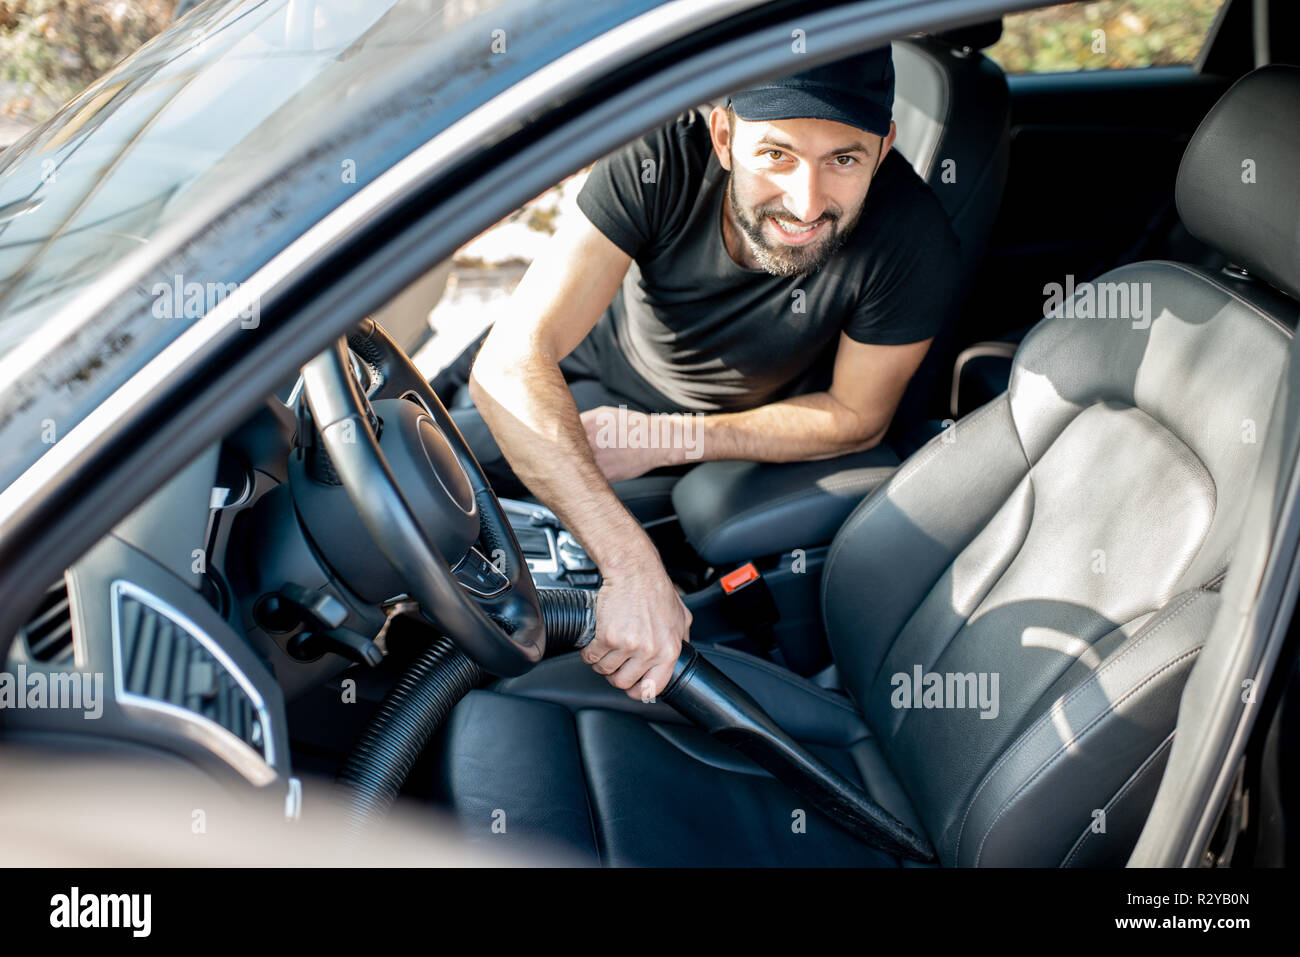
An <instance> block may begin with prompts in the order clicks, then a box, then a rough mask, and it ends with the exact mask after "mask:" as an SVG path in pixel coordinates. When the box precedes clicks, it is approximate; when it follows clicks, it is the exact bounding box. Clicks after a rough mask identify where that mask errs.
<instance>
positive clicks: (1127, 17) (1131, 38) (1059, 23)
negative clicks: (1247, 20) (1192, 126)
mask: <svg viewBox="0 0 1300 957" xmlns="http://www.w3.org/2000/svg"><path fill="white" fill-rule="evenodd" d="M1222 7H1223V0H1088V2H1083V3H1066V4H1061V5H1059V6H1054V7H1048V8H1045V9H1042V10H1030V11H1028V12H1026V13H1017V14H1011V15H1008V16H1005V17H1003V18H1002V39H1000V40H999V41H998V42H997V43H996V44H994V45H993V46H991V47H989V48H988V49H987V50H985V51H984V53H985V55H986V56H988V57H989V58H990V59H992V60H993V61H994V62H995V63H997V64H998V66H1000V67H1002V69H1003V70H1004V71H1005V72H1007V73H1053V72H1061V71H1066V70H1123V69H1128V68H1131V67H1143V66H1173V65H1176V64H1190V63H1193V62H1194V61H1195V60H1196V57H1197V55H1198V54H1199V53H1200V52H1201V47H1203V46H1204V45H1205V40H1206V38H1207V37H1208V36H1209V33H1210V27H1211V26H1212V25H1213V24H1214V19H1215V17H1216V16H1218V13H1219V10H1220V8H1222Z"/></svg>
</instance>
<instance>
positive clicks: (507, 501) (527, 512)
mask: <svg viewBox="0 0 1300 957" xmlns="http://www.w3.org/2000/svg"><path fill="white" fill-rule="evenodd" d="M498 501H499V502H500V503H501V511H503V512H505V513H506V518H507V519H509V517H510V516H511V515H518V516H520V517H521V518H522V519H523V523H522V524H525V525H528V526H529V527H532V528H540V529H541V530H542V531H543V532H545V533H546V545H547V547H548V548H549V549H550V551H551V557H550V558H549V559H540V558H529V557H528V556H527V555H525V556H524V561H525V562H526V563H527V564H528V570H529V571H530V572H532V573H533V574H534V575H558V574H559V573H560V548H559V544H558V543H557V542H556V540H555V530H554V529H552V528H550V527H548V526H546V525H537V524H534V522H533V518H534V517H536V518H540V519H542V520H544V521H550V522H554V523H555V524H556V526H557V527H558V526H559V524H560V520H559V519H558V518H556V517H555V513H554V512H552V511H551V510H550V509H549V508H547V507H546V506H545V505H534V504H532V503H531V502H521V501H519V500H518V499H515V498H503V499H498ZM511 524H514V523H513V522H512V523H511Z"/></svg>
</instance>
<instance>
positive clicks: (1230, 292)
mask: <svg viewBox="0 0 1300 957" xmlns="http://www.w3.org/2000/svg"><path fill="white" fill-rule="evenodd" d="M1130 265H1132V266H1167V267H1170V268H1172V269H1176V270H1178V271H1179V272H1185V273H1187V275H1189V276H1192V277H1193V278H1195V279H1199V280H1200V281H1202V282H1207V283H1209V284H1210V285H1211V286H1213V287H1214V288H1216V289H1218V290H1219V291H1220V292H1222V293H1224V294H1225V295H1227V296H1229V297H1230V298H1232V299H1234V300H1236V302H1237V303H1239V304H1240V305H1242V306H1244V307H1245V308H1247V309H1249V310H1250V311H1251V312H1253V313H1255V314H1256V315H1257V316H1259V317H1260V318H1261V319H1263V320H1265V321H1266V322H1268V324H1269V325H1271V326H1272V327H1273V328H1274V329H1276V330H1277V331H1278V332H1280V333H1282V335H1284V336H1285V337H1286V338H1287V339H1294V338H1295V333H1294V332H1293V331H1292V330H1291V329H1290V328H1288V327H1287V325H1286V323H1284V322H1282V321H1281V320H1279V319H1278V318H1277V317H1276V316H1271V315H1269V314H1268V313H1267V312H1265V311H1264V310H1263V309H1261V308H1259V306H1257V305H1255V304H1254V303H1252V302H1250V301H1249V300H1248V299H1246V298H1245V297H1243V296H1242V295H1241V293H1239V292H1237V291H1236V290H1235V289H1232V288H1230V287H1228V286H1225V285H1224V284H1223V283H1221V282H1220V281H1219V280H1218V279H1216V278H1215V277H1214V276H1210V275H1207V274H1205V273H1203V272H1198V271H1197V270H1195V269H1191V268H1189V267H1188V266H1186V265H1184V264H1183V263H1179V262H1173V261H1172V260H1168V259H1153V260H1150V261H1149V262H1143V263H1131V264H1130ZM1121 268H1124V267H1121ZM1113 271H1114V272H1118V271H1119V270H1118V269H1117V270H1113Z"/></svg>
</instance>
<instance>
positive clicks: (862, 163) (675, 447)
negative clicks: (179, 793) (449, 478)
mask: <svg viewBox="0 0 1300 957" xmlns="http://www.w3.org/2000/svg"><path fill="white" fill-rule="evenodd" d="M893 87H894V73H893V63H892V59H891V55H890V51H889V48H888V47H885V48H884V49H882V50H876V51H870V52H868V53H865V54H861V55H858V56H855V57H852V58H849V59H846V60H842V61H839V62H837V63H834V64H831V65H828V66H824V67H819V68H816V69H813V70H809V71H806V72H804V73H801V74H798V75H796V76H793V77H789V78H786V79H784V80H780V81H777V82H774V83H771V84H769V85H766V86H763V87H760V88H757V89H752V90H746V91H744V92H742V93H737V94H735V95H733V96H732V97H731V98H730V100H729V101H728V105H727V108H715V109H714V110H713V111H712V113H711V114H710V116H709V118H708V122H707V124H706V123H705V122H704V120H703V118H702V116H701V115H700V114H698V113H697V112H695V111H690V112H688V113H685V114H683V115H681V116H679V117H677V118H676V119H675V120H674V121H672V122H671V123H668V124H665V125H664V126H663V127H661V128H659V129H657V130H655V131H653V132H651V133H649V134H648V135H646V136H645V137H643V138H641V139H640V140H638V141H636V142H634V143H632V144H630V145H629V146H627V147H625V148H624V149H623V150H621V151H619V152H617V153H614V154H612V155H611V156H608V157H606V158H604V159H602V160H601V161H600V162H598V163H597V164H596V165H595V167H594V168H593V170H592V172H591V175H590V177H589V178H588V180H587V182H586V184H585V185H584V187H583V189H582V191H581V193H580V194H579V196H578V200H577V205H578V208H579V210H580V211H581V213H582V215H581V216H576V217H574V218H573V219H574V221H572V222H567V223H566V224H565V225H564V226H563V227H562V229H561V230H560V231H559V232H558V233H557V234H556V235H555V237H554V238H553V240H552V241H551V243H550V244H549V245H548V247H547V249H546V250H545V252H544V253H543V255H542V256H541V257H540V258H538V259H537V260H535V261H534V262H533V264H532V266H531V267H530V269H529V270H528V272H527V274H526V275H525V276H524V278H523V279H522V280H521V281H520V283H519V286H518V288H517V290H516V291H515V293H514V295H513V296H512V298H511V302H510V306H511V311H510V314H509V315H508V316H506V317H504V318H502V319H500V320H499V321H498V322H497V323H496V324H495V326H494V327H493V329H492V330H491V332H490V334H489V335H488V336H487V337H486V339H485V340H484V342H483V345H482V348H481V350H479V351H478V354H477V358H476V359H475V360H474V363H473V370H472V374H471V376H470V378H469V390H470V395H471V397H472V398H473V400H474V403H475V405H476V407H477V412H472V413H469V414H467V413H460V414H459V415H458V420H459V422H460V424H461V426H462V430H463V431H464V432H465V433H466V436H467V439H468V440H469V441H470V443H471V446H472V447H474V448H475V452H476V454H478V453H480V452H481V453H482V459H483V460H484V461H485V465H489V466H490V465H493V463H494V460H495V459H497V457H498V456H499V455H500V454H501V453H503V454H504V458H505V460H506V461H507V462H508V465H509V467H510V468H511V469H513V472H514V474H515V475H516V476H518V478H519V479H520V480H522V482H523V483H524V484H526V485H527V487H528V488H529V489H530V490H531V491H532V492H533V494H534V495H536V496H537V497H538V498H539V499H540V500H541V501H542V502H544V503H546V504H547V505H548V506H549V507H550V508H551V509H552V510H553V511H554V512H555V514H556V515H557V516H558V517H559V518H560V519H561V521H563V522H564V523H565V525H566V526H567V527H568V528H569V529H570V531H572V532H573V534H574V535H575V536H576V537H577V538H578V539H579V540H580V541H581V542H582V543H583V545H584V546H585V547H586V548H587V551H588V552H589V554H590V555H591V557H592V558H593V560H594V561H595V562H596V565H597V566H598V567H599V569H600V571H601V573H602V575H603V579H604V584H603V586H602V588H601V591H600V594H599V596H598V600H597V634H596V637H595V639H594V640H593V641H592V642H591V644H590V645H588V647H587V648H586V649H584V650H583V652H582V655H583V658H584V660H586V661H587V662H588V663H590V664H591V665H592V666H593V667H594V668H595V670H596V671H597V672H598V673H600V674H602V675H605V676H606V677H607V678H608V679H609V681H610V682H611V683H612V684H614V685H615V686H616V687H618V688H621V689H623V690H625V691H627V693H628V694H629V696H631V697H633V698H639V699H641V700H648V699H649V698H651V697H653V696H655V695H657V694H658V693H659V692H661V691H662V690H663V688H664V687H665V685H666V684H667V681H668V679H669V677H670V676H671V674H672V668H673V663H674V662H675V661H676V659H677V656H678V654H679V652H680V651H681V643H682V641H684V640H686V639H687V631H688V629H689V626H690V622H691V616H690V613H689V612H688V611H687V609H686V607H685V606H684V605H683V603H682V601H681V599H680V598H679V597H678V595H677V592H676V590H675V588H674V587H673V585H672V583H671V582H670V581H669V579H668V576H667V573H666V572H665V571H664V568H663V565H662V563H661V561H660V559H659V556H658V554H657V552H656V550H655V548H654V546H653V545H652V543H651V541H650V539H649V538H648V537H647V535H646V534H645V532H644V531H643V530H642V529H641V527H640V525H639V524H638V522H637V521H636V520H635V519H634V518H633V517H632V516H631V515H630V514H629V513H628V511H627V509H625V508H624V507H623V505H622V504H621V503H620V502H619V499H618V497H617V496H616V495H615V493H614V491H613V490H612V489H611V487H610V484H609V483H610V482H612V481H616V480H619V479H624V478H630V477H633V476H636V475H640V474H642V473H644V472H647V471H649V470H652V469H655V468H660V467H664V466H674V465H683V464H688V463H690V462H694V461H703V460H709V459H746V460H753V461H766V462H788V461H798V460H807V459H818V458H828V457H831V456H836V455H842V454H845V453H849V452H854V451H858V450H863V449H867V448H870V447H872V446H873V445H875V444H877V443H878V442H879V441H880V440H881V438H882V437H883V436H884V434H885V432H886V430H887V429H888V427H889V424H890V421H891V419H892V417H893V414H894V411H895V409H896V408H897V406H898V403H899V400H900V398H901V396H902V394H903V390H904V387H905V386H906V385H907V382H908V380H909V379H910V378H911V376H912V374H913V373H914V372H915V371H916V368H917V366H918V364H919V363H920V362H921V359H922V358H923V356H924V355H925V352H926V349H927V348H928V346H929V343H930V340H931V339H932V337H933V336H934V334H935V333H936V332H937V331H938V330H939V329H940V327H941V326H942V325H943V323H944V322H945V321H946V319H947V318H948V315H949V313H950V312H951V311H952V309H953V308H954V305H955V299H956V294H957V281H958V280H957V276H958V267H957V263H958V249H957V240H956V237H955V236H954V234H953V233H952V230H951V228H950V227H949V225H948V221H947V218H946V216H945V214H944V212H943V209H942V207H941V206H940V205H939V203H938V200H937V199H936V198H935V197H934V195H933V194H932V193H931V192H930V191H929V189H928V187H927V186H926V185H925V184H924V182H922V181H921V180H920V178H919V177H917V176H916V174H915V173H914V172H913V171H912V169H911V167H910V166H908V164H907V161H906V160H905V159H904V158H903V157H902V156H901V155H899V154H897V153H891V151H890V150H891V147H892V145H893V142H894V137H895V134H896V128H895V126H894V123H893V121H892V119H891V113H892V105H893ZM620 287H621V288H620ZM828 350H834V367H833V372H832V375H831V382H830V385H829V388H826V389H823V390H821V391H813V392H804V393H802V394H799V390H800V388H801V386H802V384H803V381H804V380H805V379H806V376H807V373H808V372H809V370H810V368H812V367H813V366H814V365H815V363H816V361H817V359H818V357H819V356H820V355H822V354H824V353H826V352H827V351H828ZM446 384H447V383H446V380H445V378H444V380H443V382H442V386H443V387H445V386H446ZM571 389H572V391H571ZM619 405H621V406H626V409H623V410H618V409H615V408H613V407H614V406H619ZM580 410H581V412H580ZM648 413H672V414H670V415H666V416H664V417H662V418H660V417H659V416H658V415H656V419H655V421H654V422H653V423H647V421H646V417H647V415H648ZM692 413H704V414H703V415H700V416H697V415H693V414H692ZM479 416H481V421H480V420H479V419H478V417H479ZM615 416H621V417H622V418H623V426H622V428H621V430H619V431H618V432H615V431H614V430H611V429H610V428H609V426H610V423H611V421H612V420H613V419H614V418H615ZM482 423H486V426H487V429H490V432H491V435H490V436H487V435H485V434H484V431H485V430H484V429H483V426H482ZM647 425H651V426H652V427H653V428H654V430H655V434H657V435H665V437H666V438H668V439H670V441H667V442H662V441H659V442H653V443H644V442H627V441H611V440H610V439H611V436H613V435H623V436H627V435H631V434H634V433H636V431H637V429H638V428H640V429H641V433H640V434H649V430H648V429H647V428H646V426H647ZM665 428H666V429H667V432H666V433H665V432H664V429H665ZM493 438H494V439H495V444H494V443H493V442H492V441H491V439H493ZM665 445H666V446H667V447H664V446H665ZM498 447H499V450H500V452H498V451H497V448H498ZM504 464H505V463H499V465H500V466H502V467H503V466H504ZM499 472H500V469H498V474H499ZM490 474H491V473H490Z"/></svg>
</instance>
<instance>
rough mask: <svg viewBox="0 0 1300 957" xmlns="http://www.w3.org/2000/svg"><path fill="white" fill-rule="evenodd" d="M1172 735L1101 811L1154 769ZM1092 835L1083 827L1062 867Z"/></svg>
mask: <svg viewBox="0 0 1300 957" xmlns="http://www.w3.org/2000/svg"><path fill="white" fill-rule="evenodd" d="M1174 734H1175V732H1173V731H1171V732H1169V736H1168V737H1166V738H1165V739H1164V740H1163V741H1161V742H1160V744H1159V746H1158V747H1157V748H1156V749H1155V750H1154V751H1152V752H1151V753H1150V754H1148V755H1147V758H1146V760H1145V761H1143V762H1142V766H1141V767H1140V768H1138V769H1137V771H1136V772H1134V774H1133V776H1132V777H1130V778H1129V779H1128V780H1127V781H1125V782H1124V785H1123V787H1121V788H1120V789H1119V790H1118V791H1116V792H1115V793H1114V795H1112V796H1111V799H1110V800H1109V801H1107V802H1106V806H1105V807H1104V808H1102V810H1103V811H1109V810H1111V808H1113V807H1114V806H1115V805H1117V804H1118V803H1119V802H1120V801H1122V800H1123V799H1124V795H1125V794H1127V793H1128V792H1129V791H1131V790H1133V787H1134V786H1135V785H1136V784H1137V783H1138V782H1139V781H1141V780H1142V778H1143V776H1144V775H1145V774H1146V773H1147V772H1148V771H1150V770H1151V768H1153V767H1155V763H1156V758H1158V757H1159V756H1160V753H1161V752H1162V751H1166V750H1168V749H1169V746H1170V745H1171V744H1173V741H1174ZM1092 833H1093V830H1092V828H1091V827H1085V828H1084V829H1083V833H1082V834H1080V835H1079V839H1078V840H1077V841H1075V842H1074V847H1072V848H1071V849H1070V853H1069V854H1068V855H1066V858H1065V860H1064V861H1062V862H1061V866H1062V867H1069V866H1070V862H1071V861H1073V860H1074V858H1075V856H1076V855H1077V854H1078V853H1079V851H1080V850H1082V849H1083V845H1084V843H1085V842H1086V841H1087V840H1088V837H1089V836H1090V835H1091V834H1092Z"/></svg>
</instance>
